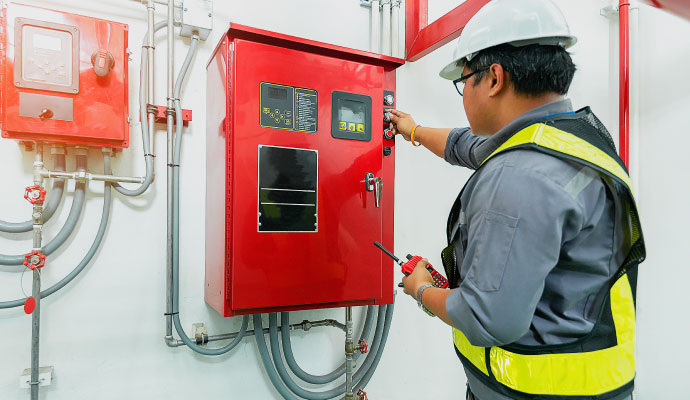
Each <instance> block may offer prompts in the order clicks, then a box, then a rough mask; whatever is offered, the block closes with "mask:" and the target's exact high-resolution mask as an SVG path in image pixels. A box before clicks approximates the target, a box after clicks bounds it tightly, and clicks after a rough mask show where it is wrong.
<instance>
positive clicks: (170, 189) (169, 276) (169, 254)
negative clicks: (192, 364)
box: [165, 3, 185, 343]
mask: <svg viewBox="0 0 690 400" xmlns="http://www.w3.org/2000/svg"><path fill="white" fill-rule="evenodd" d="M173 14H174V12H173V7H172V4H171V3H168V20H167V23H168V42H167V43H168V60H167V69H168V103H167V105H168V110H167V114H168V118H167V136H166V141H167V164H168V168H166V173H167V176H166V178H167V195H166V200H167V204H166V252H165V254H166V263H165V283H166V285H165V286H166V288H167V290H166V292H165V314H166V318H165V341H166V343H167V342H168V341H170V340H171V339H172V338H173V336H172V322H173V321H172V313H173V302H174V300H173V296H174V293H173V292H174V289H173V269H174V267H173V257H174V255H173V254H174V249H173V247H174V245H173V239H174V238H173V236H174V234H173V219H174V212H173V197H174V187H175V182H174V180H175V179H174V176H173V175H174V173H173V170H174V168H173V165H174V164H175V162H174V161H173V151H174V144H173V122H174V121H173V115H172V112H173V108H174V107H175V102H174V101H173V97H174V96H175V95H174V91H175V88H174V83H175V71H174V51H175V43H174V37H173V34H174V31H173ZM180 125H181V124H180ZM182 336H185V335H182Z"/></svg>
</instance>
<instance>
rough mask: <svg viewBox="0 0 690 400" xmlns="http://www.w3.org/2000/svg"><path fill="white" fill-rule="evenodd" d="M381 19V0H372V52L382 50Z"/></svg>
mask: <svg viewBox="0 0 690 400" xmlns="http://www.w3.org/2000/svg"><path fill="white" fill-rule="evenodd" d="M380 19H381V7H380V3H379V0H371V43H370V45H369V47H370V50H371V52H372V53H378V52H379V51H380V50H379V49H380V47H379V46H380V44H381V37H380V36H379V35H380V33H381V27H380V25H379V23H380Z"/></svg>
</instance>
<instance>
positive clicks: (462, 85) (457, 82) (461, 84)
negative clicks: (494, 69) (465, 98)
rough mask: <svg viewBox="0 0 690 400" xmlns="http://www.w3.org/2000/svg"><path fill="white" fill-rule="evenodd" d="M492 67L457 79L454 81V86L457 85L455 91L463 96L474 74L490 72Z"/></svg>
mask: <svg viewBox="0 0 690 400" xmlns="http://www.w3.org/2000/svg"><path fill="white" fill-rule="evenodd" d="M490 69H491V67H487V68H484V69H480V70H477V71H474V72H470V73H469V74H467V75H465V76H461V77H460V78H458V79H456V80H454V81H453V85H455V90H457V91H458V93H459V94H460V96H462V92H463V91H464V90H465V83H467V80H468V79H470V78H471V77H472V76H473V75H474V74H478V73H480V72H484V71H488V70H490Z"/></svg>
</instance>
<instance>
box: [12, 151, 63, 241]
mask: <svg viewBox="0 0 690 400" xmlns="http://www.w3.org/2000/svg"><path fill="white" fill-rule="evenodd" d="M53 159H54V161H53V163H54V165H55V166H54V169H55V171H58V172H63V171H65V155H64V154H54V155H53ZM64 191H65V179H54V180H53V187H52V189H51V190H50V196H49V197H48V201H47V202H46V205H45V207H43V223H46V222H48V220H49V219H50V217H52V216H53V214H55V210H57V208H58V206H59V205H60V201H61V200H62V194H63V193H64ZM33 228H34V221H33V220H28V221H24V222H6V221H2V220H0V231H2V232H7V233H22V232H29V231H31V230H32V229H33Z"/></svg>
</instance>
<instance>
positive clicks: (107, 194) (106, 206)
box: [0, 155, 112, 309]
mask: <svg viewBox="0 0 690 400" xmlns="http://www.w3.org/2000/svg"><path fill="white" fill-rule="evenodd" d="M103 170H104V172H103V173H104V174H106V175H110V174H112V171H111V170H110V156H108V155H104V156H103ZM111 202H112V190H111V186H110V184H109V183H108V182H105V187H104V188H103V212H102V214H101V223H100V224H99V225H98V231H97V232H96V237H95V238H94V240H93V243H92V244H91V247H90V248H89V251H87V252H86V255H85V256H84V258H83V259H82V260H81V262H80V263H79V264H78V265H77V266H76V267H75V268H74V270H72V272H70V273H69V274H67V276H65V277H64V278H62V279H61V280H60V281H59V282H58V283H56V284H54V285H52V286H51V287H49V288H48V289H46V290H44V291H42V292H41V299H43V298H46V297H48V296H50V295H51V294H53V293H55V292H57V291H58V290H60V289H62V288H63V287H65V286H67V284H69V283H70V282H72V281H73V280H74V278H76V277H77V275H79V274H80V273H81V272H82V271H83V270H84V269H85V268H86V266H87V265H88V264H89V262H91V259H92V258H93V256H94V255H95V254H96V252H97V251H98V248H99V247H100V245H101V242H102V241H103V237H104V236H105V230H106V228H107V227H108V220H109V218H110V205H111ZM25 301H26V298H23V299H17V300H12V301H3V302H0V309H4V308H13V307H20V306H22V305H24V302H25Z"/></svg>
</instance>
